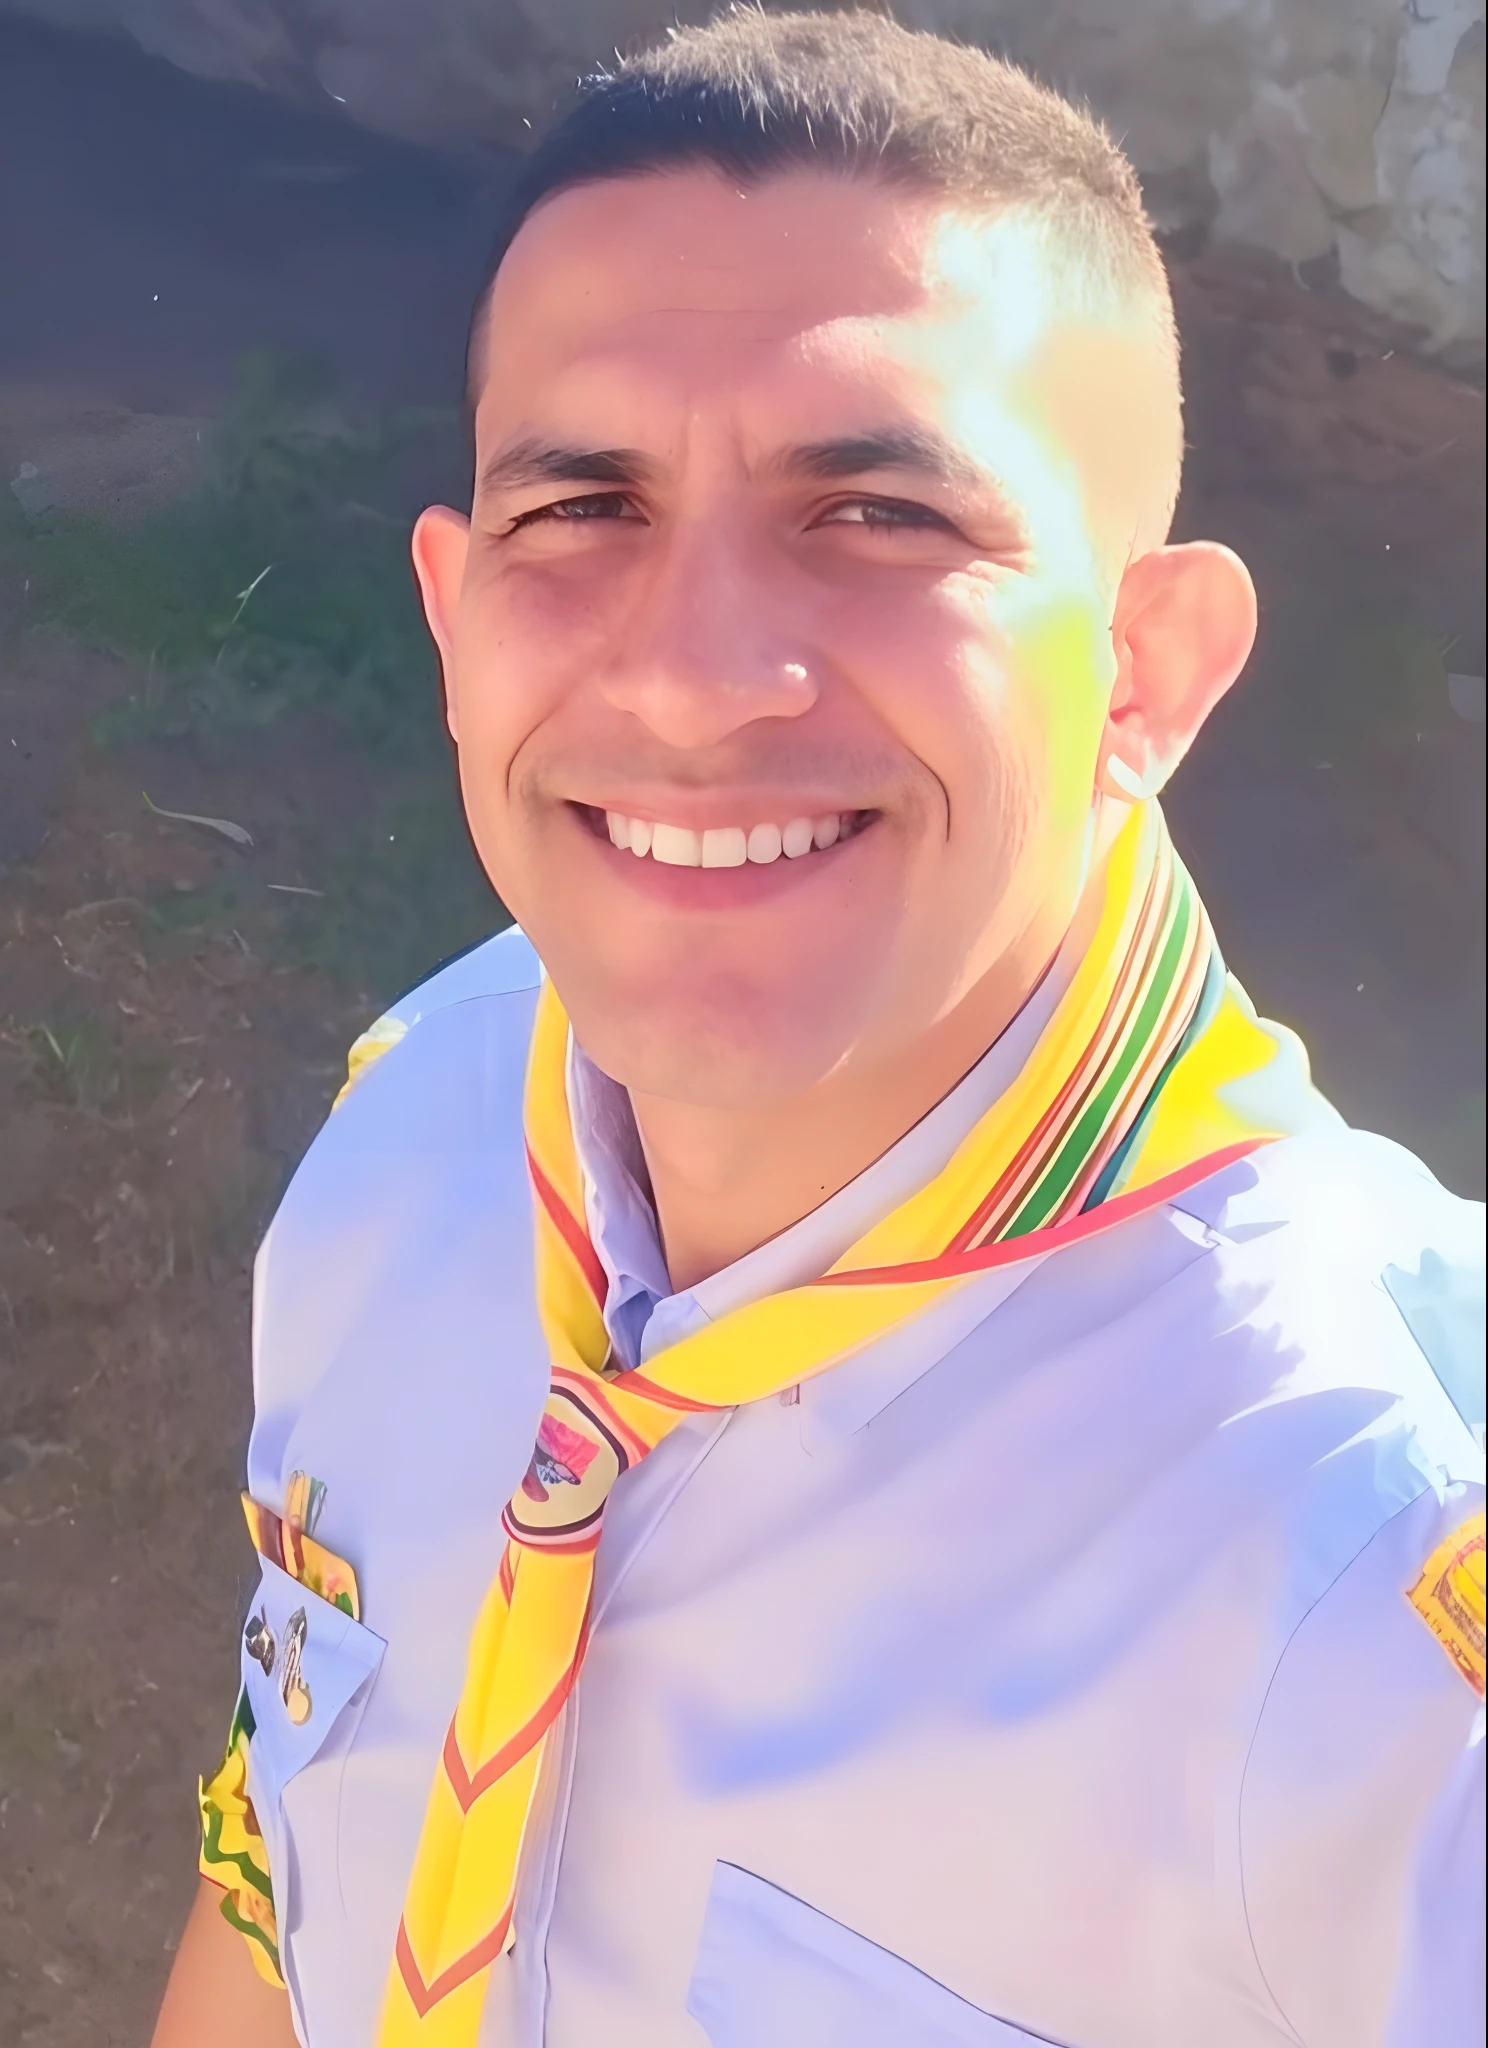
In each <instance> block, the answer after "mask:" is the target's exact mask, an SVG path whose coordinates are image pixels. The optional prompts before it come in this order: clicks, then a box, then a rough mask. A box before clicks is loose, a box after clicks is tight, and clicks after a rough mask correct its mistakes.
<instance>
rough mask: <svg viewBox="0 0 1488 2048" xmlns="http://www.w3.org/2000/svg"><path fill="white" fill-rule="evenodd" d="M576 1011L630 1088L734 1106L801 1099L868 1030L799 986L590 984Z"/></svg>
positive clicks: (585, 1040)
mask: <svg viewBox="0 0 1488 2048" xmlns="http://www.w3.org/2000/svg"><path fill="white" fill-rule="evenodd" d="M555 981H556V976H555ZM561 993H562V990H561V987H560V994H561ZM569 1015H570V1017H571V1019H572V1021H573V1027H574V1031H575V1034H576V1035H577V1037H578V1040H579V1043H580V1044H581V1045H582V1046H583V1048H584V1050H585V1052H586V1053H587V1054H588V1055H589V1057H590V1058H591V1059H592V1060H593V1061H594V1063H595V1065H596V1066H598V1067H599V1068H600V1069H601V1071H602V1072H604V1073H606V1074H608V1075H609V1076H610V1078H611V1079H612V1080H614V1081H618V1082H620V1083H621V1085H622V1086H623V1087H626V1088H630V1089H633V1090H634V1091H635V1092H636V1093H638V1094H641V1095H653V1096H660V1097H664V1098H665V1099H667V1100H669V1101H673V1102H685V1103H689V1104H692V1105H693V1106H695V1107H697V1108H709V1109H728V1110H740V1109H749V1108H751V1107H759V1108H764V1107H765V1106H766V1105H767V1104H770V1103H778V1102H781V1101H784V1100H788V1099H790V1098H791V1097H792V1096H796V1095H800V1094H803V1093H804V1092H805V1091H806V1090H807V1089H809V1088H812V1087H813V1086H815V1084H816V1083H817V1082H819V1081H821V1080H823V1079H824V1078H825V1077H826V1075H828V1074H830V1073H831V1072H832V1071H833V1069H834V1068H836V1067H837V1066H838V1065H840V1063H841V1062H842V1060H843V1059H844V1058H845V1057H846V1055H847V1053H848V1052H849V1051H850V1050H851V1047H852V1045H853V1044H854V1042H855V1040H856V1038H857V1036H858V1031H859V1029H860V1028H861V1027H860V1022H859V1020H858V1019H857V1018H855V1017H853V1016H851V1015H849V1014H847V1013H846V1008H845V1006H843V1005H842V1004H840V1003H832V1004H830V1005H829V1004H827V1003H826V1002H825V1001H823V1000H820V999H818V997H817V995H816V993H815V992H814V991H812V990H810V989H809V988H807V989H803V988H802V987H801V985H800V984H799V983H795V984H792V985H790V986H782V985H776V986H773V987H770V988H767V989H763V988H760V987H759V986H757V985H755V986H752V987H750V988H748V989H741V988H740V987H739V986H738V984H737V983H730V984H728V985H727V986H724V987H720V988H719V989H717V990H716V991H715V992H712V993H711V994H710V992H708V991H706V990H699V989H698V988H697V987H696V986H695V985H693V986H691V987H689V989H688V990H687V991H686V993H685V994H682V993H678V994H676V995H675V996H674V997H673V999H672V1000H668V999H667V997H666V994H665V992H664V991H658V990H657V989H655V988H654V987H653V988H649V989H648V990H646V991H645V992H644V993H639V992H637V991H635V990H633V989H626V990H621V989H617V988H609V989H605V988H602V987H601V986H599V985H598V984H597V983H595V982H593V981H591V982H590V984H589V986H588V987H587V988H585V989H584V990H583V991H582V992H581V993H579V994H578V995H577V996H576V999H575V1003H574V1005H573V1007H571V1008H570V1009H569Z"/></svg>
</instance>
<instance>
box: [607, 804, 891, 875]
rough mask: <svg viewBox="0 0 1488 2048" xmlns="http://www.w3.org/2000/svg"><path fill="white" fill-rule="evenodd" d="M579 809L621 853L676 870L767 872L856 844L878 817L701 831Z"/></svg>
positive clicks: (834, 816) (852, 814) (840, 815)
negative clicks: (754, 869)
mask: <svg viewBox="0 0 1488 2048" xmlns="http://www.w3.org/2000/svg"><path fill="white" fill-rule="evenodd" d="M575 808H576V809H577V810H578V811H580V812H581V813H582V815H583V817H584V819H585V821H586V823H587V824H588V826H589V829H590V831H591V832H593V833H594V835H595V837H596V838H608V840H609V842H610V844H611V845H612V846H613V847H615V848H616V850H617V851H618V852H621V853H632V854H634V855H635V856H636V857H637V859H640V860H653V861H658V862H660V863H661V865H662V866H664V867H673V868H742V867H744V866H745V865H746V864H749V865H752V866H755V867H769V866H770V865H771V864H772V863H773V862H775V861H778V860H802V859H804V858H805V857H806V856H807V855H808V854H813V853H826V852H828V851H829V850H830V849H831V848H832V847H834V846H839V845H841V844H842V843H843V842H844V841H846V840H849V839H856V838H857V837H858V836H859V834H860V833H862V832H865V831H866V830H867V828H868V827H869V826H870V825H871V824H872V823H873V821H874V819H875V818H877V816H878V812H877V811H872V810H867V811H829V812H827V813H826V814H825V815H823V816H820V817H814V818H808V817H805V816H801V817H795V818H787V819H786V820H785V822H784V823H783V824H776V823H774V822H773V821H771V820H768V819H767V820H766V821H765V822H764V823H762V824H757V825H716V826H711V827H709V828H708V829H707V830H706V831H701V832H699V831H694V830H693V828H692V827H691V826H689V825H672V824H668V823H667V822H666V821H665V820H661V819H651V818H634V817H631V816H629V815H628V814H627V813H626V812H624V811H601V810H599V809H597V808H596V807H595V806H594V805H593V804H578V805H576V806H575Z"/></svg>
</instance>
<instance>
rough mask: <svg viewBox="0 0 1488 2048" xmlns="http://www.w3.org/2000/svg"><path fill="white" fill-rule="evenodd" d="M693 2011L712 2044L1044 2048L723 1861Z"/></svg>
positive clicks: (720, 2047) (1038, 2038) (730, 2047)
mask: <svg viewBox="0 0 1488 2048" xmlns="http://www.w3.org/2000/svg"><path fill="white" fill-rule="evenodd" d="M687 2010H688V2011H689V2012H690V2013H691V2014H692V2017H693V2018H694V2019H695V2020H696V2021H697V2022H698V2023H699V2025H700V2026H701V2027H702V2029H703V2032H704V2033H705V2034H706V2035H707V2037H708V2039H709V2041H710V2042H711V2044H712V2048H779V2044H780V2043H781V2042H782V2041H789V2042H792V2043H793V2044H796V2048H1020V2044H1021V2048H1045V2044H1046V2039H1047V2037H1046V2036H1044V2035H1042V2034H1028V2033H1025V2032H1024V2031H1023V2030H1022V2029H1021V2028H1019V2027H1014V2026H1010V2025H1009V2024H1008V2022H1007V2021H1006V2020H999V2019H995V2018H994V2017H993V2015H992V2014H991V2013H988V2012H983V2011H981V2010H980V2008H979V2007H977V2006H974V2005H968V2004H967V2002H966V2000H965V1999H964V1998H958V1997H957V1996H956V1995H955V1993H954V1992H953V1991H947V1989H946V1988H945V1986H944V1985H943V1984H937V1983H936V1981H935V1979H934V1978H933V1977H927V1976H926V1975H925V1974H924V1972H923V1971H922V1970H917V1969H915V1968H914V1966H913V1964H911V1963H906V1962H904V1961H902V1960H901V1958H900V1957H898V1956H896V1955H891V1954H890V1953H889V1951H888V1950H887V1949H885V1948H880V1947H879V1946H878V1944H877V1943H876V1942H872V1941H867V1940H865V1939H864V1937H863V1936H862V1935H861V1934H854V1933H853V1932H852V1930H851V1928H847V1927H844V1926H842V1924H841V1923H840V1922H839V1921H836V1920H829V1919H828V1917H827V1915H826V1914H825V1913H818V1912H817V1911H816V1909H815V1908H814V1907H813V1906H808V1905H806V1904H805V1903H804V1902H803V1901H802V1900H800V1899H797V1898H793V1897H792V1896H791V1894H790V1893H789V1892H783V1891H781V1890H780V1889H779V1887H778V1886H776V1885H773V1884H767V1883H766V1882H765V1880H764V1879H763V1878H760V1877H754V1876H752V1875H751V1874H750V1872H749V1871H747V1870H740V1869H739V1868H738V1867H737V1866H736V1865H735V1864H732V1863H719V1864H716V1865H715V1866H714V1870H713V1886H712V1890H711V1892H710V1893H709V1896H708V1912H707V1917H706V1919H705V1920H704V1922H703V1936H702V1941H701V1942H700V1944H699V1946H698V1955H697V1964H696V1967H695V1968H694V1970H693V1976H692V1983H691V1985H690V1987H689V1989H688V1994H687Z"/></svg>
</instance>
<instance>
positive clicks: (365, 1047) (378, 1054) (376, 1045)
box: [331, 1013, 408, 1109]
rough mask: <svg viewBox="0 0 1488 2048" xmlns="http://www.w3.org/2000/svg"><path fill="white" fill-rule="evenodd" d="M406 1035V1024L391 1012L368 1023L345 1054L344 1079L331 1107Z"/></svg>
mask: <svg viewBox="0 0 1488 2048" xmlns="http://www.w3.org/2000/svg"><path fill="white" fill-rule="evenodd" d="M407 1036H408V1026H407V1025H406V1024H405V1023H404V1022H403V1020H402V1018H401V1017H394V1016H393V1015H392V1014H391V1013H389V1015H387V1016H386V1017H379V1018H378V1020H377V1022H376V1023H375V1024H370V1025H368V1027H367V1029H366V1030H365V1031H364V1032H363V1033H362V1035H361V1037H360V1038H359V1039H357V1040H356V1042H355V1043H354V1044H353V1046H352V1048H351V1051H350V1052H349V1053H348V1054H347V1055H346V1079H345V1080H344V1081H343V1082H342V1084H341V1088H340V1092H339V1093H338V1094H337V1096H336V1099H335V1101H334V1102H333V1103H332V1104H331V1108H332V1109H339V1108H340V1107H341V1105H342V1103H343V1102H344V1101H345V1100H346V1098H347V1096H348V1095H349V1094H350V1093H351V1091H352V1089H353V1088H354V1087H355V1086H356V1084H357V1082H358V1081H360V1080H361V1078H362V1076H363V1074H365V1073H366V1071H367V1069H368V1068H369V1067H375V1066H376V1065H377V1062H378V1061H379V1060H380V1059H381V1058H382V1056H383V1054H384V1053H385V1052H391V1051H392V1049H393V1047H394V1046H395V1045H397V1044H398V1042H399V1040H400V1039H404V1038H406V1037H407Z"/></svg>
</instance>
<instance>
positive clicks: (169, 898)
mask: <svg viewBox="0 0 1488 2048" xmlns="http://www.w3.org/2000/svg"><path fill="white" fill-rule="evenodd" d="M331 398H332V393H331V391H330V388H329V381H328V379H327V377H326V375H325V373H324V371H323V369H322V368H321V367H320V366H319V365H317V364H316V363H315V362H313V361H311V360H308V359H306V358H287V357H275V356H269V355H254V356H250V357H247V358H245V359H244V361H243V363H242V364H241V365H240V368H239V374H238V378H237V384H236V388H235V391H234V394H233V398H232V402H231V403H230V405H229V406H228V407H227V409H226V412H225V414H224V416H223V418H222V420H221V421H220V423H219V425H218V427H217V429H216V432H215V434H214V437H213V442H212V445H211V448H210V454H209V460H208V463H207V466H206V472H205V475H204V477H203V479H202V481H201V483H200V485H199V486H198V488H197V489H196V490H195V491H193V493H192V494H191V495H190V496H189V497H187V498H184V499H182V500H179V501H177V502H175V503H173V504H170V505H166V506H163V507H160V508H157V509H155V510H152V511H150V512H147V513H144V514H141V515H138V516H136V517H134V518H133V519H130V520H127V521H126V520H118V519H108V518H104V517H102V516H99V515H92V514H82V513H74V512H56V513H51V514H48V515H45V516H43V517H41V518H39V519H36V520H27V519H26V518H24V517H23V516H22V515H21V514H20V512H19V509H18V508H17V507H16V506H15V504H14V502H13V500H12V499H11V498H10V494H9V493H0V573H3V574H5V575H6V576H7V577H8V578H13V579H14V580H15V582H21V581H25V582H26V583H28V584H29V605H30V616H31V618H32V619H33V621H35V622H36V623H38V624H44V625H46V626H49V627H51V628H52V629H54V630H57V631H60V632H62V633H65V634H67V635H69V636H71V637H73V638H75V639H79V640H82V641H84V642H86V643H88V644H91V645H94V646H97V647H101V648H104V649H107V650H108V651H110V652H112V653H114V654H117V655H120V656H122V657H124V658H126V659H127V660H128V661H129V662H130V664H131V666H132V668H133V671H134V679H133V686H132V687H131V689H130V690H129V692H128V693H127V694H126V695H124V696H122V697H121V698H120V699H119V700H118V701H116V702H115V703H114V704H112V705H110V706H109V707H108V708H107V709H106V710H105V711H104V712H103V713H102V715H101V716H100V717H99V718H98V719H97V720H96V721H95V724H94V737H95V738H96V739H97V740H98V742H99V743H100V744H102V745H104V746H107V747H111V748H127V747H128V746H130V745H132V744H135V743H137V742H139V741H142V740H146V739H155V738H160V737H173V738H184V737H194V738H201V739H205V740H209V741H210V740H216V741H217V742H219V743H220V742H221V741H223V740H228V741H231V739H232V737H233V735H235V734H236V735H243V734H245V733H247V732H249V731H252V730H255V729H272V730H271V733H270V736H271V737H272V736H273V735H274V734H276V733H279V732H280V729H281V728H283V731H282V734H281V735H280V737H281V738H282V742H283V743H285V744H291V743H293V741H292V740H291V733H290V728H291V727H292V726H293V724H294V721H295V720H296V719H297V718H301V717H303V716H304V715H305V714H310V713H313V714H315V719H316V723H315V725H314V727H313V732H314V735H315V737H314V741H313V744H314V745H316V746H318V747H321V748H323V747H324V746H326V745H327V744H334V743H335V741H336V737H337V735H340V736H341V738H343V739H344V740H345V742H346V743H348V744H351V745H354V746H356V747H357V748H359V749H361V750H363V751H364V752H365V753H367V754H368V755H369V756H370V757H371V758H372V760H373V763H374V766H375V774H374V783H375V786H376V788H377V790H378V792H379V796H378V799H377V801H376V803H375V804H374V806H373V809H372V812H371V814H370V815H369V816H368V818H367V820H366V823H365V825H364V827H363V828H361V829H360V830H359V831H358V833H357V835H356V836H355V837H354V838H353V839H350V840H345V839H343V840H340V841H338V842H328V841H326V840H325V838H324V835H322V834H320V833H319V832H318V831H317V827H316V824H315V821H314V820H313V819H312V820H310V821H308V822H307V823H306V825H305V827H304V829H303V831H302V832H299V833H297V835H296V836H297V840H298V842H299V843H298V844H297V846H296V849H295V851H296V855H297V861H298V866H299V869H300V872H301V873H302V874H303V875H304V877H305V881H306V883H307V885H308V884H311V883H313V884H314V886H315V888H316V889H317V890H318V891H319V892H320V893H319V894H318V895H317V896H314V897H310V896H304V897H299V896H293V895H289V894H285V893H274V892H271V891H270V890H269V888H268V878H267V877H265V876H263V875H261V874H260V873H259V872H258V870H257V868H256V865H255V864H254V863H252V862H249V863H247V864H245V865H244V866H243V867H242V868H241V869H240V870H238V871H237V872H235V873H231V874H227V875H224V876H222V877H221V878H219V879H218V880H217V881H216V882H214V883H212V884H210V885H208V886H207V887H205V888H202V889H197V890H191V891H187V892H180V893H178V892H163V893H162V894H160V895H157V896H156V897H155V898H154V900H153V901H152V902H151V904H150V905H149V915H148V927H149V929H150V930H151V931H152V932H153V934H154V937H155V939H156V941H157V942H159V943H166V944H168V943H170V941H171V939H172V938H173V937H177V936H183V937H190V936H193V935H199V934H200V933H202V932H225V931H229V930H233V929H241V930H242V931H243V933H244V934H245V935H246V936H247V938H248V939H249V940H250V941H251V943H252V944H253V946H254V948H255V950H258V951H260V952H265V953H267V954H269V955H270V956H271V957H274V958H276V959H280V960H287V961H292V962H296V963H302V964H314V965H316V966H319V967H321V968H324V969H325V970H326V971H328V972H330V973H331V974H333V975H335V976H336V977H337V978H338V979H340V980H343V981H346V982H350V983H352V984H354V985H356V986H358V987H360V988H363V989H366V990H369V991H373V992H375V996H376V997H377V998H382V997H387V996H390V995H391V994H393V993H394V992H395V991H396V990H397V989H399V988H402V987H404V986H406V985H407V984H408V983H410V982H412V981H415V980H417V979H418V978H419V977H420V976H421V975H422V974H423V973H425V972H427V971H428V969H429V968H430V967H431V966H433V965H434V964H435V963H437V962H438V961H439V960H440V959H443V958H445V957H447V955H448V954H450V953H452V952H457V951H459V950H460V948H461V947H463V946H465V945H468V944H470V943H471V942H472V941H473V940H474V939H477V938H479V937H482V936H484V935H485V934H486V933H488V932H490V931H493V930H497V929H499V928H500V926H501V925H502V924H503V923H505V922H506V918H505V913H504V912H503V911H502V909H501V906H500V905H499V903H497V902H496V900H495V899H494V897H493V896H492V895H491V893H490V890H489V888H488V886H487V884H486V882H485V880H484V877H483V876H482V875H481V873H480V870H479V868H478V866H477V864H476V862H475V859H474V856H473V854H472V852H471V849H470V845H469V842H468V840H467V839H466V837H465V833H464V829H463V825H462V823H461V820H460V815H459V803H458V797H457V795H456V792H455V790H454V787H453V784H452V780H451V776H450V770H449V754H448V747H447V744H446V742H445V739H444V735H443V733H442V731H441V728H440V721H439V717H438V710H437V706H438V702H439V698H438V690H437V669H436V663H435V658H434V653H433V649H432V647H431V645H430V642H429V637H428V634H427V631H426V629H425V627H424V622H423V618H422V615H421V612H420V608H419V603H418V598H417V593H416V590H415V587H414V582H413V575H412V570H411V567H410V564H409V558H408V539H409V532H410V528H411V524H412V514H411V505H412V503H413V502H414V501H415V498H416V495H417V494H416V493H415V491H414V490H413V487H412V483H411V479H413V478H415V477H416V476H417V473H418V471H419V469H420V468H421V467H422V468H423V469H424V470H425V471H427V470H428V469H429V468H430V467H431V466H433V465H435V464H447V462H448V460H449V451H450V447H451V443H452V437H453V432H454V428H455V421H454V417H453V415H451V414H448V413H443V412H431V411H422V412H402V413H398V414H395V415H390V416H388V417H386V418H384V419H382V420H380V421H378V422H376V423H375V424H374V425H372V426H369V427H365V428H361V429H358V430H356V431H352V430H350V429H348V428H347V427H345V426H344V425H338V424H337V423H336V421H335V417H334V413H333V411H332V410H331V409H330V400H331ZM299 730H300V732H301V733H304V732H307V731H310V730H312V728H310V727H301V728H300V729H299ZM275 743H276V744H277V743H279V741H278V740H276V742H275Z"/></svg>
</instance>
